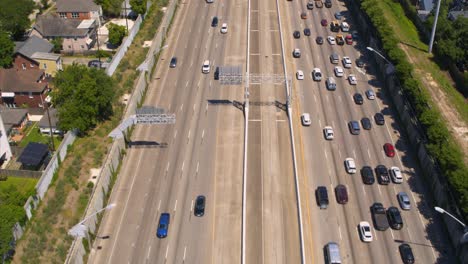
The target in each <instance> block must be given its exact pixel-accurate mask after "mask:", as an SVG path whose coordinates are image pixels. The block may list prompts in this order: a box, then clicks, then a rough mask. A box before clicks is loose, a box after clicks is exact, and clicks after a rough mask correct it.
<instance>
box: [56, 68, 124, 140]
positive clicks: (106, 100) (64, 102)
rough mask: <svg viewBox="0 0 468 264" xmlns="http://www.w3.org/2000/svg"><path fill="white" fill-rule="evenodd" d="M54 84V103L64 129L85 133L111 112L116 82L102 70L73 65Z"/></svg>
mask: <svg viewBox="0 0 468 264" xmlns="http://www.w3.org/2000/svg"><path fill="white" fill-rule="evenodd" d="M54 84H55V86H56V87H55V89H54V90H53V91H52V102H53V104H54V105H55V106H56V107H57V110H58V119H59V120H60V123H59V127H60V128H61V129H62V130H71V129H74V128H77V129H79V130H80V133H83V134H85V133H86V132H87V131H88V130H90V129H92V128H94V127H95V126H96V125H97V124H98V123H99V122H102V121H104V120H107V119H108V118H109V117H110V116H111V115H112V113H113V109H112V102H113V100H114V95H115V91H114V90H113V87H114V81H113V80H112V78H110V77H109V76H107V74H106V73H105V72H104V71H103V70H100V69H95V68H93V69H90V68H87V67H86V66H84V65H78V64H73V65H71V66H70V67H67V68H65V70H64V71H61V72H58V74H57V75H56V77H55V80H54Z"/></svg>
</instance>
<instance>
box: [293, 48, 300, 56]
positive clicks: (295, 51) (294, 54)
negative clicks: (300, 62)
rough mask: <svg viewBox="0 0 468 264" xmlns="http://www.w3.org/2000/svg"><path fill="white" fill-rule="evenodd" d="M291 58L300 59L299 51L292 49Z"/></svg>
mask: <svg viewBox="0 0 468 264" xmlns="http://www.w3.org/2000/svg"><path fill="white" fill-rule="evenodd" d="M293 57H294V58H300V57H301V50H300V49H294V51H293Z"/></svg>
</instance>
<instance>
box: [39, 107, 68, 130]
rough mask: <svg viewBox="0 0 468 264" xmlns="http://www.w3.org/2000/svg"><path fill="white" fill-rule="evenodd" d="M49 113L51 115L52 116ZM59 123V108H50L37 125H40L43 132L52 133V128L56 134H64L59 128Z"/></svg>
mask: <svg viewBox="0 0 468 264" xmlns="http://www.w3.org/2000/svg"><path fill="white" fill-rule="evenodd" d="M48 115H50V118H49V116H48ZM57 123H58V116H57V109H55V108H49V109H48V110H47V111H44V115H43V116H42V118H41V120H40V121H39V122H38V123H37V126H38V127H39V130H40V131H41V133H45V134H50V130H52V133H54V134H62V131H61V130H60V129H58V126H57Z"/></svg>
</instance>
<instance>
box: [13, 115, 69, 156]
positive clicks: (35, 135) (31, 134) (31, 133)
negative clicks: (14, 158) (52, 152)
mask: <svg viewBox="0 0 468 264" xmlns="http://www.w3.org/2000/svg"><path fill="white" fill-rule="evenodd" d="M24 134H25V135H26V136H25V137H24V138H23V140H21V142H20V144H19V145H20V147H26V145H28V143H29V142H37V143H43V144H49V143H50V137H49V136H48V135H44V134H42V133H41V132H40V131H39V128H38V127H37V123H36V122H34V123H33V124H32V125H31V126H29V127H28V128H27V129H26V130H25V131H24ZM61 142H62V139H61V138H60V137H57V136H54V146H55V149H57V148H58V146H59V145H60V143H61Z"/></svg>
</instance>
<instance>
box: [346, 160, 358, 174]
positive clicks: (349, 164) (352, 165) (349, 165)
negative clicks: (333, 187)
mask: <svg viewBox="0 0 468 264" xmlns="http://www.w3.org/2000/svg"><path fill="white" fill-rule="evenodd" d="M345 168H346V172H347V173H349V174H355V173H356V162H354V159H353V158H346V159H345Z"/></svg>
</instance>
